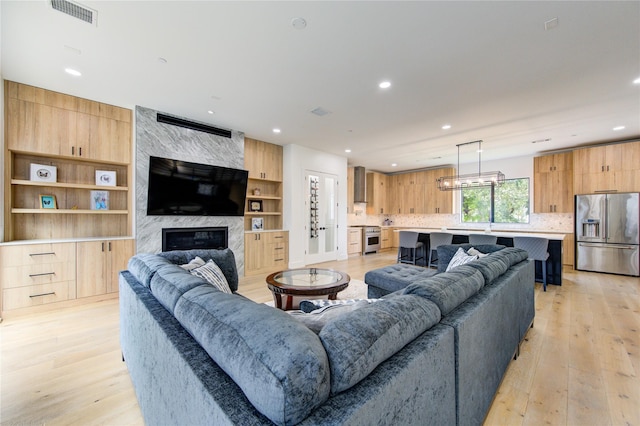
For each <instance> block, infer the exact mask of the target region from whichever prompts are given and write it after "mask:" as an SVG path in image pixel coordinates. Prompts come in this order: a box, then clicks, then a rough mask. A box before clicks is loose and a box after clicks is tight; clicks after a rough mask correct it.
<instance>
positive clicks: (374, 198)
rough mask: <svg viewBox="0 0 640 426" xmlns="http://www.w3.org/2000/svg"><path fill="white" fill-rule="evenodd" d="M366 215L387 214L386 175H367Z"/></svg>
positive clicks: (373, 173) (371, 173)
mask: <svg viewBox="0 0 640 426" xmlns="http://www.w3.org/2000/svg"><path fill="white" fill-rule="evenodd" d="M367 214H389V209H388V208H387V175H384V174H382V173H377V172H370V173H367Z"/></svg>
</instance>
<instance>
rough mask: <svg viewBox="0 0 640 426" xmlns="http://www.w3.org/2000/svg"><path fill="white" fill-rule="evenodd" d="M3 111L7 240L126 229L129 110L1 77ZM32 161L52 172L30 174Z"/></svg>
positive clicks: (79, 235)
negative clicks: (109, 182)
mask: <svg viewBox="0 0 640 426" xmlns="http://www.w3.org/2000/svg"><path fill="white" fill-rule="evenodd" d="M5 114H6V115H5V117H6V119H5V146H6V149H7V151H6V155H5V186H4V201H5V203H4V207H5V208H4V217H5V233H4V236H5V240H6V241H14V240H37V239H44V240H46V239H52V238H56V239H57V238H87V237H100V238H101V237H125V236H129V235H131V225H132V219H131V216H132V215H131V191H129V176H131V170H130V168H131V135H132V129H131V122H132V120H131V115H132V113H131V110H128V109H125V108H119V107H115V106H111V105H106V104H103V103H100V102H94V101H90V100H87V99H81V98H76V97H74V96H70V95H65V94H62V93H57V92H52V91H49V90H45V89H40V88H37V87H33V86H27V85H24V84H19V83H14V82H10V81H5ZM33 164H38V165H44V166H46V167H50V168H53V167H55V170H56V174H57V176H56V179H54V180H52V181H46V180H38V179H34V178H33V177H32V175H31V170H30V169H31V166H32V165H33ZM97 172H109V174H112V175H113V176H115V182H114V185H113V186H105V185H103V184H101V182H100V183H99V182H96V173H97ZM92 191H100V194H98V193H97V192H92ZM42 195H46V196H49V199H52V198H54V197H55V205H52V204H49V205H48V206H49V208H45V207H48V206H47V205H42V203H41V200H40V197H41V196H42ZM98 196H100V205H99V206H98V205H96V203H95V201H94V198H95V197H98ZM107 199H108V201H107V202H105V203H103V202H102V200H105V201H106V200H107ZM51 206H53V207H54V208H51Z"/></svg>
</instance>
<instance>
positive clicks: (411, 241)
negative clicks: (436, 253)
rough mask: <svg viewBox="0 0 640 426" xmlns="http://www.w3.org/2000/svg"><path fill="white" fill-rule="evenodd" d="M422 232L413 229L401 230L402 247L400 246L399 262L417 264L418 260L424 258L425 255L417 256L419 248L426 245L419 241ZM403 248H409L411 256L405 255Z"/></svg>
mask: <svg viewBox="0 0 640 426" xmlns="http://www.w3.org/2000/svg"><path fill="white" fill-rule="evenodd" d="M419 235H420V234H419V233H417V232H413V231H400V247H398V263H411V264H412V265H415V264H416V260H419V259H424V256H421V257H416V252H417V251H418V249H419V248H421V247H424V244H423V243H421V242H419V241H418V236H419ZM403 250H409V254H410V257H409V256H403V255H402V252H403Z"/></svg>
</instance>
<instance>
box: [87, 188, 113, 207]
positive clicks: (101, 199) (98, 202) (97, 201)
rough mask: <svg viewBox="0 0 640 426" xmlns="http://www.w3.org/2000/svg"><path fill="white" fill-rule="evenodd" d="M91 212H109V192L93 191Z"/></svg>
mask: <svg viewBox="0 0 640 426" xmlns="http://www.w3.org/2000/svg"><path fill="white" fill-rule="evenodd" d="M91 210H109V191H91Z"/></svg>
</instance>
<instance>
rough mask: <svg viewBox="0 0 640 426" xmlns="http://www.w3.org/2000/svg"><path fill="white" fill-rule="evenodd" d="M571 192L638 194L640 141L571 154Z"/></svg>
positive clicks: (598, 147) (577, 151)
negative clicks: (572, 185)
mask: <svg viewBox="0 0 640 426" xmlns="http://www.w3.org/2000/svg"><path fill="white" fill-rule="evenodd" d="M573 158H574V191H575V193H576V194H589V193H595V192H611V191H617V192H635V191H640V141H637V142H628V143H618V144H611V145H602V146H596V147H592V148H582V149H577V150H575V151H574V156H573Z"/></svg>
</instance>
